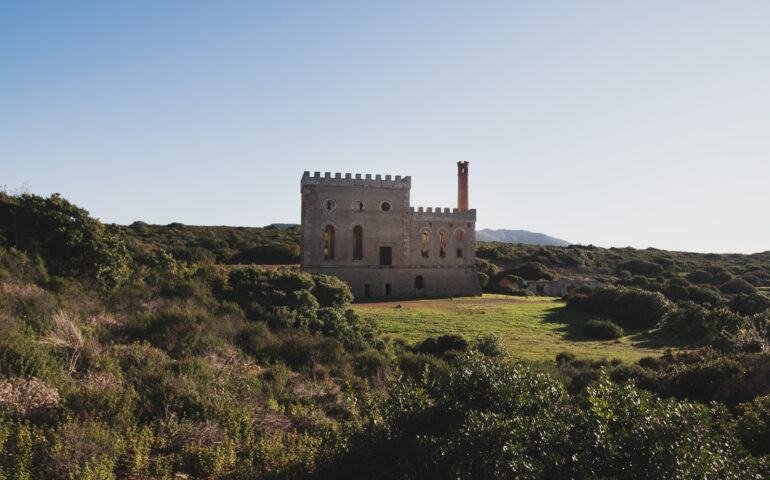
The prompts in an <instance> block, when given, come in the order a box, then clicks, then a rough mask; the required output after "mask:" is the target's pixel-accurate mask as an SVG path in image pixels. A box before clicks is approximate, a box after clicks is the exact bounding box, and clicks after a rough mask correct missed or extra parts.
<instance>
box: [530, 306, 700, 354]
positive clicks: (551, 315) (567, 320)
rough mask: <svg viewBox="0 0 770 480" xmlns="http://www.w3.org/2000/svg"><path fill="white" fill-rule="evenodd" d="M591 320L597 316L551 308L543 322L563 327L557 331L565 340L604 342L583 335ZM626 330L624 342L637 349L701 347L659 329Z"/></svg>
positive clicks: (561, 308)
mask: <svg viewBox="0 0 770 480" xmlns="http://www.w3.org/2000/svg"><path fill="white" fill-rule="evenodd" d="M591 318H595V315H591V314H588V313H586V312H582V311H580V310H577V309H574V308H569V307H566V306H559V307H553V308H549V309H548V310H547V311H546V315H545V318H544V319H543V322H545V323H552V324H558V325H561V327H559V328H556V329H555V331H557V332H560V333H562V334H563V335H564V339H565V340H569V341H573V342H595V341H602V340H599V339H597V338H593V337H589V336H587V335H585V334H583V325H585V323H586V321H588V320H589V319H591ZM624 330H625V331H626V336H625V337H623V341H624V342H626V343H628V344H630V345H632V346H634V347H637V348H648V349H655V350H658V349H664V348H674V349H682V348H694V347H697V346H699V345H698V343H697V342H695V341H693V340H692V339H682V338H677V337H674V336H672V335H671V334H669V333H667V332H664V331H661V330H660V329H657V328H656V329H648V328H644V327H638V328H625V329H624ZM604 341H606V340H604Z"/></svg>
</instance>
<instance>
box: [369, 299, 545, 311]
mask: <svg viewBox="0 0 770 480" xmlns="http://www.w3.org/2000/svg"><path fill="white" fill-rule="evenodd" d="M551 302H552V300H551V299H546V298H544V299H543V300H542V301H537V300H536V301H535V302H533V301H532V300H522V299H520V298H516V297H507V298H460V299H451V298H437V299H433V300H400V301H393V302H367V303H356V304H355V307H356V308H432V309H437V310H438V309H444V310H446V309H452V308H454V307H459V306H461V305H462V306H485V305H505V304H509V303H551Z"/></svg>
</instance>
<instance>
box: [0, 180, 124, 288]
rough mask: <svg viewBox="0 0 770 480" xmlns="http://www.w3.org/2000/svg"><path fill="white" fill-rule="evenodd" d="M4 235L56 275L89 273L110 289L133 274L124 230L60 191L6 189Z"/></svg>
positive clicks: (0, 196) (0, 215) (1, 201)
mask: <svg viewBox="0 0 770 480" xmlns="http://www.w3.org/2000/svg"><path fill="white" fill-rule="evenodd" d="M0 238H4V239H5V240H4V242H3V243H5V244H6V245H7V246H12V247H16V248H18V249H19V250H22V251H25V252H27V253H28V254H29V255H30V256H31V257H35V256H40V258H42V259H43V260H44V261H45V264H46V267H47V268H48V270H49V271H50V273H52V274H54V275H59V276H81V275H85V276H87V277H89V278H90V279H91V280H93V281H95V282H96V284H97V285H99V286H101V287H104V288H111V287H114V286H116V285H119V284H121V283H123V282H124V281H126V280H127V279H128V277H129V275H130V271H131V256H130V255H129V253H128V249H127V248H126V243H125V241H124V239H123V235H122V234H121V232H120V230H119V228H118V227H117V226H115V225H108V226H105V225H103V224H102V223H101V222H100V221H99V220H96V219H94V218H92V217H91V216H89V214H88V212H87V211H86V210H84V209H82V208H78V207H77V206H75V205H72V204H71V203H69V202H68V201H67V200H65V199H63V198H62V197H61V196H60V195H59V194H54V195H51V196H50V197H48V198H45V199H44V198H42V197H39V196H37V195H31V194H22V195H18V196H11V195H8V194H6V193H4V192H0Z"/></svg>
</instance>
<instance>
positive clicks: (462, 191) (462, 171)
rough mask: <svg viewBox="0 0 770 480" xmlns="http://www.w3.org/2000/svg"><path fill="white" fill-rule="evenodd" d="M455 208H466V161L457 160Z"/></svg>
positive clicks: (461, 209)
mask: <svg viewBox="0 0 770 480" xmlns="http://www.w3.org/2000/svg"><path fill="white" fill-rule="evenodd" d="M457 209H458V210H460V211H463V210H468V162H457Z"/></svg>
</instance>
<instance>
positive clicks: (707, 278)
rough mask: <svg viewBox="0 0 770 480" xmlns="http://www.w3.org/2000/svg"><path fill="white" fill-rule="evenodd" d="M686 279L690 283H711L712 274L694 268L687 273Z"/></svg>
mask: <svg viewBox="0 0 770 480" xmlns="http://www.w3.org/2000/svg"><path fill="white" fill-rule="evenodd" d="M687 280H689V281H691V282H692V283H698V284H703V283H712V282H713V281H714V275H712V274H711V273H709V272H707V271H705V270H696V271H694V272H691V273H688V274H687Z"/></svg>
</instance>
